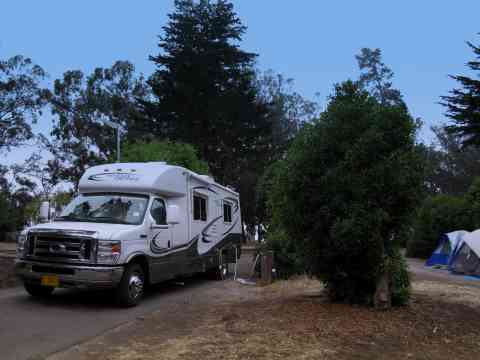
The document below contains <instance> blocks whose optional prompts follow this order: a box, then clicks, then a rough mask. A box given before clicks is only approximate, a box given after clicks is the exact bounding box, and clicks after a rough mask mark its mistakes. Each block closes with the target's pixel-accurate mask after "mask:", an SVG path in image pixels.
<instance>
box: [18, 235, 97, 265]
mask: <svg viewBox="0 0 480 360" xmlns="http://www.w3.org/2000/svg"><path fill="white" fill-rule="evenodd" d="M27 243H28V250H27V254H28V255H27V256H28V257H29V258H32V259H36V260H49V261H55V262H68V263H71V262H89V261H92V260H94V257H93V255H94V248H95V247H94V239H93V238H89V237H84V236H78V235H68V234H64V233H59V234H55V233H48V234H44V233H29V234H28V241H27Z"/></svg>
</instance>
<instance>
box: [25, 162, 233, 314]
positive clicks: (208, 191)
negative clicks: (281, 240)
mask: <svg viewBox="0 0 480 360" xmlns="http://www.w3.org/2000/svg"><path fill="white" fill-rule="evenodd" d="M241 239H242V220H241V213H240V200H239V196H238V193H236V192H235V191H233V190H232V189H231V188H228V187H225V186H222V185H220V184H217V183H216V182H215V181H214V180H213V179H212V178H211V177H209V176H206V175H198V174H196V173H194V172H192V171H189V170H187V169H185V168H182V167H179V166H171V165H167V164H165V163H124V164H121V163H119V164H108V165H101V166H95V167H92V168H89V169H88V170H87V171H86V172H85V174H84V175H83V176H82V178H81V180H80V183H79V195H78V196H77V197H76V198H74V199H73V200H72V202H71V203H70V204H69V205H68V206H67V207H66V208H65V209H64V211H63V212H62V214H61V215H60V216H58V217H56V218H55V220H54V221H52V222H49V223H44V224H40V225H36V226H33V227H31V228H29V229H27V230H25V231H24V232H22V234H21V235H20V237H19V239H18V251H17V254H18V259H17V262H16V271H17V274H18V275H19V276H20V277H21V278H22V279H23V282H24V285H25V288H26V290H27V291H28V292H29V293H30V294H31V295H33V296H49V295H50V294H51V293H52V292H53V290H54V289H55V288H57V287H87V288H112V289H114V291H115V295H116V299H117V301H118V302H119V303H120V304H122V305H125V306H132V305H136V304H137V303H138V302H139V301H140V299H141V298H142V294H143V292H144V289H145V286H146V285H148V284H154V283H158V282H161V281H165V280H168V279H172V278H175V277H178V276H185V275H190V274H194V273H198V272H209V273H211V274H212V276H215V277H217V278H219V279H221V278H223V277H224V276H225V274H226V272H227V269H228V267H227V263H228V262H235V261H236V260H237V259H238V256H239V255H240V251H239V247H240V244H241Z"/></svg>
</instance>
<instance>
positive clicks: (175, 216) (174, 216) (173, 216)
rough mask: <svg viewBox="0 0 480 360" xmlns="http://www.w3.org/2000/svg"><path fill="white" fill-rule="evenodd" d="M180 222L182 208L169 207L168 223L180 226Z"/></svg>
mask: <svg viewBox="0 0 480 360" xmlns="http://www.w3.org/2000/svg"><path fill="white" fill-rule="evenodd" d="M179 222H180V208H179V207H178V206H177V205H168V207H167V223H168V224H178V223H179Z"/></svg>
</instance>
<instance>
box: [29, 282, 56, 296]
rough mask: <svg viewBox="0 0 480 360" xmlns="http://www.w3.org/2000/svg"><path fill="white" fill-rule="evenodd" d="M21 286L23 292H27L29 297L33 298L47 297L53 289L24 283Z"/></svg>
mask: <svg viewBox="0 0 480 360" xmlns="http://www.w3.org/2000/svg"><path fill="white" fill-rule="evenodd" d="M23 285H24V287H25V290H27V292H28V293H29V294H30V295H31V296H35V297H48V296H50V295H52V293H53V290H54V288H53V287H48V286H41V285H36V284H29V283H25V284H23Z"/></svg>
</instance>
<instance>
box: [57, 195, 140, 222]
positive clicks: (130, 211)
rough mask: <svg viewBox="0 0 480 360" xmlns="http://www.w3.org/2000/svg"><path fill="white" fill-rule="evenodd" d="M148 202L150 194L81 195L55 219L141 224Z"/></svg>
mask: <svg viewBox="0 0 480 360" xmlns="http://www.w3.org/2000/svg"><path fill="white" fill-rule="evenodd" d="M147 204H148V196H141V195H138V196H137V195H123V194H87V195H79V196H77V197H76V198H75V199H74V200H73V201H72V202H71V203H70V204H68V206H67V207H66V208H65V209H64V210H63V211H62V214H61V215H60V216H59V217H57V218H55V221H82V222H99V223H110V224H127V225H139V224H141V223H142V221H143V217H144V216H145V211H146V209H147Z"/></svg>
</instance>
